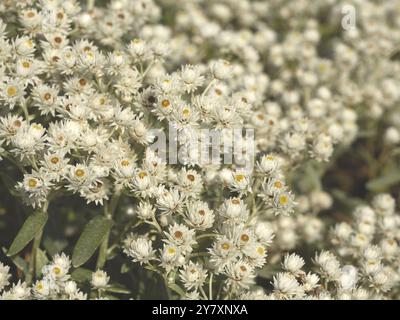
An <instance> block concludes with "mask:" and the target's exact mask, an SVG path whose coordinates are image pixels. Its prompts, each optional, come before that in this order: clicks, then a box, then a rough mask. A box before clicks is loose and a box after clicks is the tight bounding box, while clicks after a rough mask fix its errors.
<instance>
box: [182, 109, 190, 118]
mask: <svg viewBox="0 0 400 320" xmlns="http://www.w3.org/2000/svg"><path fill="white" fill-rule="evenodd" d="M182 114H183V115H184V116H185V117H188V116H189V115H190V110H189V109H187V108H185V109H183V111H182Z"/></svg>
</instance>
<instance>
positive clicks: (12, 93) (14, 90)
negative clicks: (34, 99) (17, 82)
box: [7, 86, 17, 97]
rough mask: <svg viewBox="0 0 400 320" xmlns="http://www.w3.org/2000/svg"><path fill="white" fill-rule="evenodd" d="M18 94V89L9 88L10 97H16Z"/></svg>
mask: <svg viewBox="0 0 400 320" xmlns="http://www.w3.org/2000/svg"><path fill="white" fill-rule="evenodd" d="M16 94H17V88H16V87H14V86H12V87H8V88H7V95H8V96H9V97H14V96H15V95H16Z"/></svg>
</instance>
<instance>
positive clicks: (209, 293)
mask: <svg viewBox="0 0 400 320" xmlns="http://www.w3.org/2000/svg"><path fill="white" fill-rule="evenodd" d="M213 277H214V273H211V274H210V281H209V288H208V295H209V297H210V300H212V289H213V287H212V285H213Z"/></svg>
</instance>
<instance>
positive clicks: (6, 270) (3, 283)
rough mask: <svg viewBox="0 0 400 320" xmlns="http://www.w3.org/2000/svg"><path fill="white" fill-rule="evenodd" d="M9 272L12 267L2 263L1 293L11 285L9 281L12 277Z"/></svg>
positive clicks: (0, 272) (0, 274) (0, 265)
mask: <svg viewBox="0 0 400 320" xmlns="http://www.w3.org/2000/svg"><path fill="white" fill-rule="evenodd" d="M9 271H10V267H8V266H5V265H4V264H2V263H1V262H0V292H1V291H2V290H3V289H4V288H5V287H6V286H7V285H8V284H9V282H8V279H9V278H10V277H11V275H10V274H9Z"/></svg>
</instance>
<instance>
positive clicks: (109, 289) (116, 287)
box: [106, 283, 131, 294]
mask: <svg viewBox="0 0 400 320" xmlns="http://www.w3.org/2000/svg"><path fill="white" fill-rule="evenodd" d="M106 291H107V292H112V293H120V294H130V293H131V292H130V291H129V290H128V289H127V288H126V287H125V286H123V285H122V284H118V283H117V284H114V285H112V286H111V287H107V288H106Z"/></svg>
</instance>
